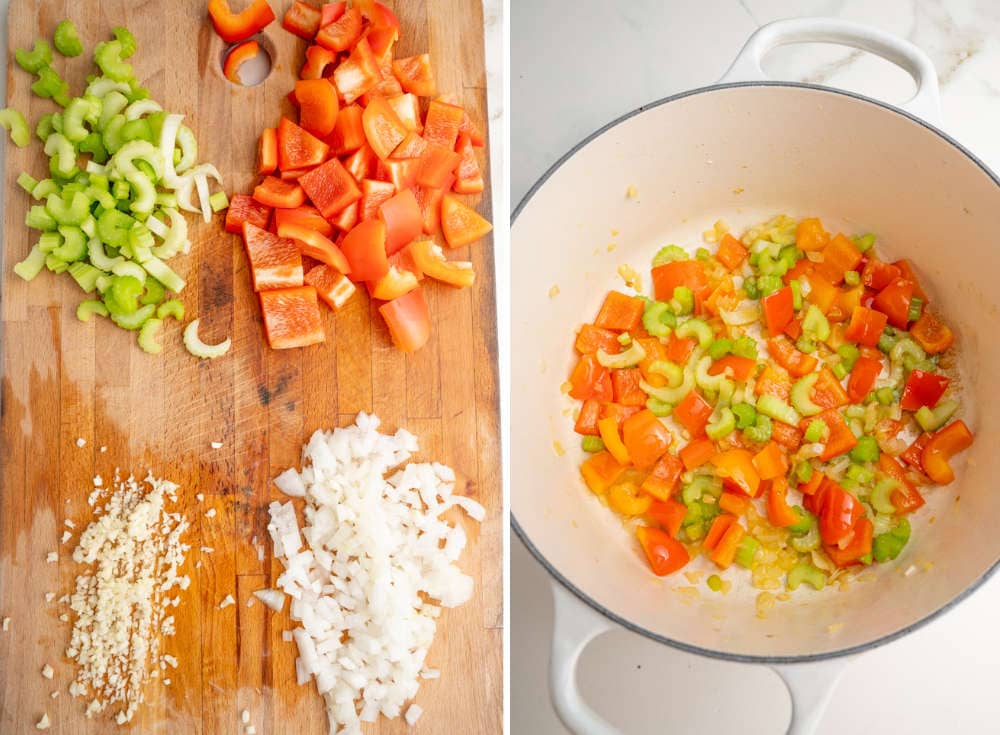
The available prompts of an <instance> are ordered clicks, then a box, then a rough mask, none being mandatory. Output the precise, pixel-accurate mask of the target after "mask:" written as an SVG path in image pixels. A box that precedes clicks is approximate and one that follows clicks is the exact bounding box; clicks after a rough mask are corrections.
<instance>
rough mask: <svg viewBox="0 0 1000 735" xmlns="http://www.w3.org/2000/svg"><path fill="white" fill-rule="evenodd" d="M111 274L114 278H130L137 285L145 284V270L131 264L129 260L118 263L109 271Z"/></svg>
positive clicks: (135, 264)
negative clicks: (135, 281) (134, 280)
mask: <svg viewBox="0 0 1000 735" xmlns="http://www.w3.org/2000/svg"><path fill="white" fill-rule="evenodd" d="M111 272H112V273H114V274H115V275H116V276H132V278H135V279H136V280H137V281H139V283H142V284H145V283H146V270H145V269H144V268H143V267H142V266H141V265H139V264H138V263H133V262H132V261H130V260H126V261H124V262H122V263H119V264H118V265H116V266H115V267H114V268H112V269H111Z"/></svg>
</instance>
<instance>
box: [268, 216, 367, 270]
mask: <svg viewBox="0 0 1000 735" xmlns="http://www.w3.org/2000/svg"><path fill="white" fill-rule="evenodd" d="M278 237H287V238H289V239H290V240H292V241H293V242H294V243H295V244H296V245H297V246H298V248H299V250H301V251H302V252H303V253H305V254H306V255H308V256H309V257H310V258H313V259H314V260H318V261H319V262H320V263H326V264H327V265H329V266H332V267H334V268H336V269H337V270H338V271H340V272H341V273H350V272H351V266H350V264H349V263H348V262H347V258H345V257H344V254H343V253H342V252H341V251H340V248H338V247H337V246H336V245H334V244H333V242H332V241H331V240H330V239H329V238H327V237H324V236H323V235H322V234H320V233H319V232H317V231H316V230H311V229H309V228H308V227H303V226H302V225H298V224H292V223H285V224H280V225H278Z"/></svg>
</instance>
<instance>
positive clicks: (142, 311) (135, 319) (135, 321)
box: [111, 304, 156, 331]
mask: <svg viewBox="0 0 1000 735" xmlns="http://www.w3.org/2000/svg"><path fill="white" fill-rule="evenodd" d="M155 313H156V307H155V306H153V305H152V304H148V305H146V306H143V307H140V308H139V309H136V310H135V311H134V312H132V313H131V314H112V315H111V321H113V322H114V323H115V324H117V325H118V326H119V327H121V328H122V329H128V330H130V331H134V330H137V329H141V328H142V325H143V324H145V323H146V320H148V319H151V318H152V317H153V314H155Z"/></svg>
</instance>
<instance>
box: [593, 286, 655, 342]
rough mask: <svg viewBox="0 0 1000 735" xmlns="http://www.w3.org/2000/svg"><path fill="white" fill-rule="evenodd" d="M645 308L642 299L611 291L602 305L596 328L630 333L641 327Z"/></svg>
mask: <svg viewBox="0 0 1000 735" xmlns="http://www.w3.org/2000/svg"><path fill="white" fill-rule="evenodd" d="M644 308H645V306H644V304H643V301H642V299H639V298H636V297H635V296H628V295H626V294H623V293H622V292H621V291H609V292H608V295H607V296H605V297H604V303H603V304H601V310H600V311H599V312H597V318H596V319H594V326H596V327H600V328H601V329H614V330H617V331H619V332H630V331H632V330H633V329H635V328H637V327H638V326H639V322H640V321H641V320H642V312H643V309H644Z"/></svg>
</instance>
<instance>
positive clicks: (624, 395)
mask: <svg viewBox="0 0 1000 735" xmlns="http://www.w3.org/2000/svg"><path fill="white" fill-rule="evenodd" d="M616 341H617V340H616ZM640 380H642V371H641V370H639V368H622V369H618V370H612V371H611V385H612V387H613V388H614V391H615V403H618V404H621V405H622V406H645V405H646V393H645V391H643V389H642V388H640V387H639V381H640Z"/></svg>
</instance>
